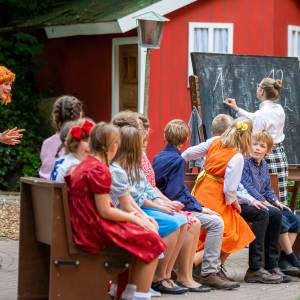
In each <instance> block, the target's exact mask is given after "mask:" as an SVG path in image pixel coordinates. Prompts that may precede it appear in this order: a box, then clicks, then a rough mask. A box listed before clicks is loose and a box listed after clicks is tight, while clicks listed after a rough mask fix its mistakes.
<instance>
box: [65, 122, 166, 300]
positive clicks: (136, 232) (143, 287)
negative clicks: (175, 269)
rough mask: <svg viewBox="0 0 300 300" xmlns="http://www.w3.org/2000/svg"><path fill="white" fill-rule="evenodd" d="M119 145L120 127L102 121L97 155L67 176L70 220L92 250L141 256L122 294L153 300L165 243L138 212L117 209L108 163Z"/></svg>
mask: <svg viewBox="0 0 300 300" xmlns="http://www.w3.org/2000/svg"><path fill="white" fill-rule="evenodd" d="M119 144H120V133H119V130H118V128H117V127H115V126H113V125H111V124H107V123H105V122H101V123H99V124H97V125H96V126H95V127H94V129H93V130H92V132H91V138H90V150H91V153H92V155H89V156H88V157H87V158H86V159H84V160H83V161H82V162H81V163H80V164H79V165H78V166H77V167H76V168H75V170H74V171H73V172H72V173H71V174H69V175H67V176H66V178H65V179H66V183H67V186H68V193H69V205H70V219H71V224H72V228H73V241H74V243H75V244H76V245H77V246H78V247H81V248H82V249H84V250H86V251H87V252H89V253H97V252H99V251H100V250H101V248H102V247H103V246H113V245H115V246H118V247H121V248H123V249H125V250H126V251H128V252H130V253H131V254H132V255H133V256H135V257H136V262H135V266H134V267H133V268H132V270H133V273H132V274H131V279H132V280H131V281H130V284H134V285H136V288H137V291H136V292H133V293H132V295H128V293H129V291H132V286H131V285H130V284H128V285H127V288H126V289H125V291H124V293H123V296H122V299H130V300H148V299H150V295H149V293H148V291H149V288H150V286H151V282H152V279H153V275H154V272H155V269H156V266H157V262H158V256H159V255H160V254H161V253H162V252H163V251H164V250H165V249H166V245H165V244H164V242H163V241H162V239H161V238H160V237H159V235H158V234H156V233H155V232H153V231H151V230H147V229H144V228H143V226H144V222H143V219H141V218H140V217H139V216H137V215H135V214H130V213H127V212H124V211H121V210H120V209H118V208H115V207H114V206H113V205H112V203H111V198H110V196H109V193H110V190H111V181H112V179H111V175H110V172H109V169H108V164H109V162H110V161H111V160H112V159H113V158H114V156H115V154H116V152H117V150H118V147H119ZM129 241H130V242H129Z"/></svg>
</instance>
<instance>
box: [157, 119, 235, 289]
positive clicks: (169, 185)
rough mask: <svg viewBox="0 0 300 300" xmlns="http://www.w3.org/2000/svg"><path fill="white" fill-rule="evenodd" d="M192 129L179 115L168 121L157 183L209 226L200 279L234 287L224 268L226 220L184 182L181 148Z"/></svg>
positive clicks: (214, 285)
mask: <svg viewBox="0 0 300 300" xmlns="http://www.w3.org/2000/svg"><path fill="white" fill-rule="evenodd" d="M188 132H189V131H188V127H187V125H186V124H185V123H184V121H182V120H177V119H175V120H172V121H170V122H169V123H168V124H167V125H166V127H165V130H164V136H165V139H166V141H167V142H168V145H167V146H166V147H165V149H164V150H163V151H161V152H160V153H159V154H158V155H156V156H155V158H154V161H153V169H154V172H155V180H156V184H157V187H158V188H159V189H160V190H161V192H162V193H163V194H165V195H166V196H167V197H168V198H169V199H171V200H178V201H180V202H181V203H182V204H184V210H186V211H190V212H193V214H194V215H195V216H196V217H197V218H198V219H199V220H200V222H201V225H202V227H203V228H205V229H206V230H207V235H206V239H205V246H204V257H203V263H202V268H201V277H200V278H199V279H200V281H201V282H202V283H203V284H206V285H209V286H211V287H213V288H217V289H234V288H237V287H239V284H238V283H237V282H233V281H230V280H228V279H227V278H226V277H225V276H222V273H221V272H220V271H221V270H220V265H221V263H220V252H221V251H220V250H221V243H222V236H223V230H224V223H223V220H222V218H221V217H220V216H219V215H218V214H217V213H215V212H214V211H212V210H210V209H209V208H206V207H202V205H201V204H200V203H199V202H198V201H197V200H196V199H195V198H194V197H193V196H192V195H191V193H190V192H189V190H188V189H187V187H186V186H185V184H184V176H185V171H186V162H185V160H184V159H183V158H182V156H181V153H180V148H181V147H182V146H183V144H185V143H186V141H187V139H188Z"/></svg>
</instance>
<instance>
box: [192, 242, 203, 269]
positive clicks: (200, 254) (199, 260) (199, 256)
mask: <svg viewBox="0 0 300 300" xmlns="http://www.w3.org/2000/svg"><path fill="white" fill-rule="evenodd" d="M197 244H198V241H197ZM203 255H204V250H200V251H198V252H196V253H195V256H194V265H195V266H198V265H200V264H201V263H202V261H203Z"/></svg>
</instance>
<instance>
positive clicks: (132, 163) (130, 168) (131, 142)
mask: <svg viewBox="0 0 300 300" xmlns="http://www.w3.org/2000/svg"><path fill="white" fill-rule="evenodd" d="M120 133H121V144H120V147H119V149H118V152H117V154H116V156H115V158H114V161H116V162H118V163H119V164H120V166H121V167H122V168H123V169H124V170H125V171H126V173H127V174H128V177H129V179H130V181H131V183H133V182H138V183H139V182H140V178H141V177H140V168H141V164H142V136H141V135H140V133H139V130H138V129H137V128H135V127H132V126H123V127H121V129H120Z"/></svg>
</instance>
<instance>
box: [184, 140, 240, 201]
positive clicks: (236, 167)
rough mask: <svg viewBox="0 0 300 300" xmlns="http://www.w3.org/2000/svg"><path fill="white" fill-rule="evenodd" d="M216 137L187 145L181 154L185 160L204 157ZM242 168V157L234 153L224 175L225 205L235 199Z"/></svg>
mask: <svg viewBox="0 0 300 300" xmlns="http://www.w3.org/2000/svg"><path fill="white" fill-rule="evenodd" d="M216 138H218V137H216V136H215V137H212V138H210V139H208V140H207V141H206V142H203V143H200V144H199V145H197V146H193V147H189V148H188V149H186V150H185V151H184V152H183V153H182V154H181V156H182V157H183V158H184V159H185V160H186V161H190V160H196V159H199V158H201V157H204V156H205V155H206V154H207V152H208V149H209V147H210V145H211V143H212V142H213V141H214V140H215V139H216ZM243 168H244V158H243V155H242V154H241V153H237V154H235V155H234V156H233V157H232V158H231V159H230V160H229V162H228V164H227V167H226V170H225V176H224V190H223V191H224V195H225V201H226V204H227V205H230V204H231V203H233V202H234V201H236V200H237V194H236V193H237V188H238V185H239V183H240V181H241V177H242V173H243Z"/></svg>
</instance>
